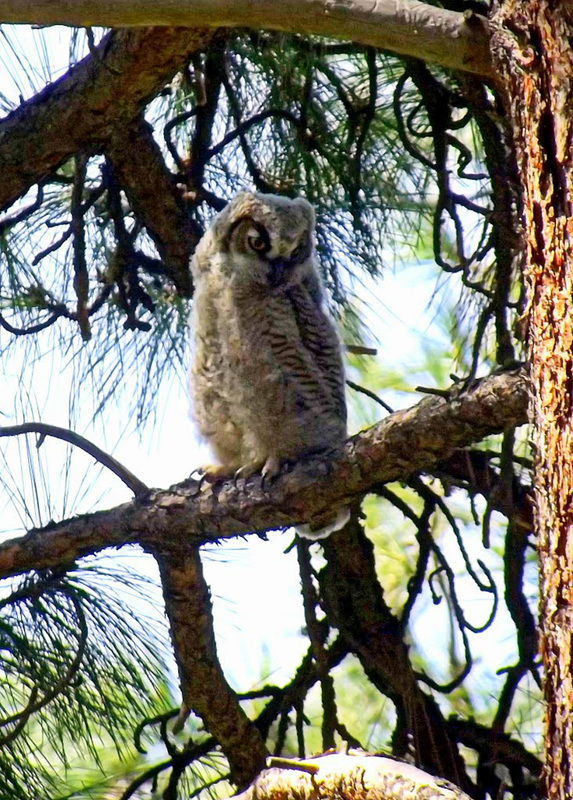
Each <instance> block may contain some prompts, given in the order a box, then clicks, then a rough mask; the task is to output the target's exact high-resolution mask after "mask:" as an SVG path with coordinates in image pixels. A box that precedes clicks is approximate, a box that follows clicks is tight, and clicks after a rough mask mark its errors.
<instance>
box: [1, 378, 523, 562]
mask: <svg viewBox="0 0 573 800" xmlns="http://www.w3.org/2000/svg"><path fill="white" fill-rule="evenodd" d="M528 394H529V383H528V379H527V370H526V369H525V368H520V369H516V370H513V371H508V372H502V373H499V374H494V375H491V376H490V377H488V378H484V379H483V380H481V381H479V382H477V383H476V384H475V385H474V386H473V387H472V388H470V389H468V390H467V391H463V392H456V393H455V394H454V393H452V396H451V397H450V398H445V397H434V396H431V397H426V398H425V399H424V400H422V401H421V402H420V403H418V404H417V405H416V406H413V407H412V408H410V409H407V410H406V411H398V412H396V413H394V414H391V415H390V416H389V417H387V418H386V419H384V420H382V421H381V422H379V423H378V424H377V425H374V426H373V427H372V428H369V429H368V430H366V431H364V432H362V433H360V434H358V435H356V436H354V437H352V438H351V439H349V441H348V442H347V444H346V448H345V451H344V455H343V456H342V457H341V458H340V459H339V460H337V461H336V462H329V463H327V464H325V463H324V462H321V461H319V460H318V459H314V460H312V461H308V462H301V463H299V464H297V465H296V466H295V468H294V469H293V470H292V471H291V472H289V473H288V474H285V475H282V476H281V477H279V478H277V479H276V480H275V481H274V482H273V484H272V486H271V487H270V488H269V487H268V486H263V485H262V484H261V479H260V477H259V476H254V477H253V478H250V479H248V480H247V481H245V480H243V479H241V480H238V481H236V482H234V481H224V482H217V483H215V484H210V483H207V482H204V483H202V484H201V483H198V482H197V481H194V480H187V481H184V482H183V483H180V484H178V485H176V486H173V487H171V488H170V489H168V490H158V491H155V492H152V493H151V495H150V496H149V498H148V499H144V500H141V501H133V502H131V503H125V504H124V505H121V506H118V507H116V508H113V509H110V510H108V511H99V512H96V513H95V514H86V515H83V516H80V517H76V518H74V519H70V520H67V521H63V522H60V523H57V524H54V525H50V526H49V527H46V528H43V529H40V530H33V531H30V532H29V533H28V534H27V535H26V536H24V537H21V538H18V539H13V540H10V541H7V542H4V543H3V544H2V545H0V577H7V576H9V575H15V574H18V573H21V572H25V571H27V570H32V569H49V568H52V567H55V566H58V565H61V564H64V563H66V562H67V561H73V560H74V559H76V558H79V557H82V556H85V555H89V554H91V553H94V552H97V551H99V550H102V549H104V548H106V547H120V546H122V545H124V544H127V543H139V544H140V545H141V546H143V547H147V548H149V549H154V548H155V547H162V548H163V547H165V545H166V543H171V545H173V546H174V547H176V546H177V543H178V542H186V541H189V540H190V539H194V540H195V542H196V543H197V544H201V543H203V542H209V541H215V540H217V539H222V538H229V537H233V536H240V535H244V534H246V533H251V532H257V531H265V530H270V529H274V528H279V527H284V526H289V525H293V524H296V523H301V522H304V521H308V520H309V519H311V518H313V517H315V516H320V515H321V514H322V513H324V512H325V511H327V510H329V509H331V508H332V507H339V506H345V505H349V504H350V503H351V502H352V500H353V499H354V498H356V497H357V496H360V495H362V494H364V493H367V492H368V491H369V489H370V488H372V487H373V486H375V485H377V484H380V483H386V482H388V481H395V480H404V479H406V478H407V477H409V476H410V475H413V474H416V473H419V472H424V471H426V470H431V469H432V468H434V467H435V465H436V464H437V463H438V462H439V461H442V460H443V459H445V458H448V457H449V456H450V455H451V454H452V453H453V452H454V451H455V450H457V449H458V448H460V447H467V446H468V445H470V444H473V443H474V442H477V441H481V440H482V439H483V438H485V437H486V436H489V435H492V434H495V433H500V432H501V431H503V430H505V429H507V428H509V427H513V426H515V425H521V424H523V423H525V422H527V406H528Z"/></svg>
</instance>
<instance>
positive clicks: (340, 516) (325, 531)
mask: <svg viewBox="0 0 573 800" xmlns="http://www.w3.org/2000/svg"><path fill="white" fill-rule="evenodd" d="M349 519H350V511H349V510H348V509H347V508H340V509H339V510H338V513H337V515H336V517H334V518H333V519H330V520H328V522H327V523H326V525H325V524H324V523H323V520H319V521H317V522H314V523H313V522H307V523H305V524H304V525H297V526H296V528H295V531H296V532H297V533H298V535H299V536H302V538H303V539H312V540H317V539H326V537H327V536H330V534H331V533H334V531H339V530H340V529H341V528H343V527H344V526H345V525H346V523H347V522H348V520H349ZM318 526H320V527H318Z"/></svg>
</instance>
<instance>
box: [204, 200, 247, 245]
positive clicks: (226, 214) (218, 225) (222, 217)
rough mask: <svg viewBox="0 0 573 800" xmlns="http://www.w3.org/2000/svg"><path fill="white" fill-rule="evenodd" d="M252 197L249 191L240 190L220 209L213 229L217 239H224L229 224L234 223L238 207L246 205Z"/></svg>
mask: <svg viewBox="0 0 573 800" xmlns="http://www.w3.org/2000/svg"><path fill="white" fill-rule="evenodd" d="M249 197H251V195H250V194H249V192H239V194H237V195H235V197H233V199H232V200H231V201H230V202H229V203H227V205H226V206H225V208H224V209H223V210H222V211H219V213H218V214H217V216H216V217H215V219H214V220H213V223H212V230H213V233H214V234H215V237H216V238H217V239H224V238H225V236H226V234H227V231H228V229H229V226H230V225H232V224H233V222H234V220H235V217H236V213H235V212H236V211H237V209H240V208H241V207H242V206H244V205H245V203H246V201H247V199H248V198H249Z"/></svg>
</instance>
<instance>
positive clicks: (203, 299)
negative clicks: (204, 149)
mask: <svg viewBox="0 0 573 800" xmlns="http://www.w3.org/2000/svg"><path fill="white" fill-rule="evenodd" d="M313 234H314V212H313V209H312V206H311V205H310V204H309V203H308V202H307V201H306V200H303V199H302V198H297V199H296V200H289V199H287V198H284V197H278V196H276V195H270V194H264V195H263V194H251V193H247V192H243V193H241V194H239V195H237V197H235V199H234V200H232V202H230V203H229V205H227V206H226V207H225V208H224V209H223V211H221V212H220V213H219V214H218V215H217V216H216V217H215V219H214V221H213V222H212V224H211V226H210V228H209V229H208V231H207V232H206V233H205V235H204V236H203V238H202V239H201V241H200V242H199V245H198V246H197V250H196V252H195V255H194V257H193V260H192V264H191V268H192V271H193V279H194V284H195V297H194V303H193V314H192V323H191V327H192V333H193V338H194V359H193V366H192V379H191V384H192V399H193V413H194V417H195V420H196V422H197V425H198V427H199V431H200V433H201V434H202V435H203V436H204V437H205V439H206V440H207V441H208V442H209V444H210V446H211V449H212V451H213V454H214V455H215V458H216V459H217V461H218V462H219V464H220V466H219V467H218V468H215V472H216V473H217V474H221V475H231V474H232V473H234V472H236V473H238V474H239V475H241V476H245V477H246V476H249V475H251V474H253V473H254V472H256V471H258V470H262V473H263V476H267V477H272V476H274V475H276V474H277V473H278V472H279V471H280V468H281V466H282V465H283V464H284V463H285V462H288V461H295V460H296V459H298V458H300V457H301V456H303V455H311V454H313V453H315V454H318V453H323V454H328V455H329V456H332V455H336V453H337V452H340V450H341V449H342V447H343V444H344V441H345V439H346V403H345V399H344V372H343V367H342V360H341V354H340V344H339V341H338V337H337V335H336V332H335V330H334V327H333V325H332V323H331V321H330V320H329V318H328V317H327V316H326V314H325V312H324V311H323V308H322V291H321V286H320V279H319V275H318V271H317V267H316V262H315V255H314V243H313ZM347 519H348V512H347V511H346V510H340V509H333V514H332V519H330V518H328V519H326V520H325V519H321V520H320V521H319V522H318V523H316V524H315V525H314V526H313V525H312V524H309V525H302V526H299V527H298V528H297V531H298V533H299V534H300V535H302V536H305V537H307V538H311V539H318V538H323V537H325V536H328V534H329V533H331V532H332V531H335V530H338V529H339V528H341V527H342V526H343V525H344V524H345V522H346V521H347Z"/></svg>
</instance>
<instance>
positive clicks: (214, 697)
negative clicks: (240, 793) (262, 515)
mask: <svg viewBox="0 0 573 800" xmlns="http://www.w3.org/2000/svg"><path fill="white" fill-rule="evenodd" d="M154 555H155V557H156V559H157V563H158V564H159V570H160V574H161V584H162V586H163V596H164V599H165V609H166V611H167V616H168V618H169V623H170V625H171V638H172V641H173V649H174V652H175V659H176V661H177V666H178V668H179V679H180V683H181V693H182V695H183V706H184V708H186V709H189V710H191V709H192V710H193V711H195V712H196V713H197V714H198V715H199V716H200V717H201V719H202V720H203V722H204V724H205V727H206V728H207V730H208V731H209V732H210V733H212V734H213V736H214V737H215V738H216V739H217V741H218V742H219V744H220V745H221V748H222V750H223V752H224V753H225V755H226V756H227V758H228V759H229V764H230V767H231V778H232V780H233V782H234V783H236V784H237V785H238V786H239V787H243V786H246V785H247V784H248V783H249V782H250V781H251V780H253V778H254V777H255V776H256V775H257V774H258V773H259V772H260V771H261V769H262V768H263V767H264V764H265V759H266V756H267V750H266V748H265V745H264V742H263V740H262V738H261V735H260V733H259V731H258V730H257V728H256V726H255V725H254V723H252V722H251V721H250V720H249V718H248V717H247V715H246V714H245V712H244V711H243V709H242V708H241V706H240V704H239V701H238V698H237V695H236V694H235V692H234V691H233V690H232V689H231V687H230V686H229V684H228V683H227V681H226V679H225V676H224V674H223V670H222V669H221V665H220V663H219V659H218V657H217V645H216V643H215V631H214V627H213V613H212V605H211V595H210V592H209V587H208V586H207V583H206V581H205V578H204V576H203V566H202V564H201V557H200V555H199V549H198V548H197V547H195V546H188V547H178V548H177V549H176V550H173V548H168V547H164V548H162V549H161V550H158V551H155V552H154Z"/></svg>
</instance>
